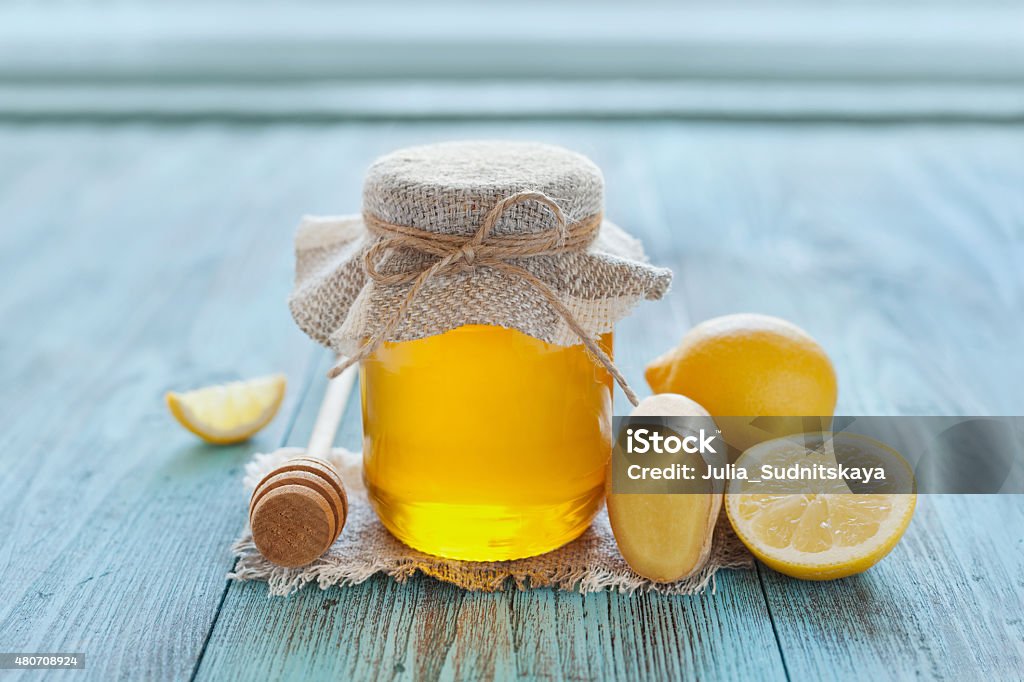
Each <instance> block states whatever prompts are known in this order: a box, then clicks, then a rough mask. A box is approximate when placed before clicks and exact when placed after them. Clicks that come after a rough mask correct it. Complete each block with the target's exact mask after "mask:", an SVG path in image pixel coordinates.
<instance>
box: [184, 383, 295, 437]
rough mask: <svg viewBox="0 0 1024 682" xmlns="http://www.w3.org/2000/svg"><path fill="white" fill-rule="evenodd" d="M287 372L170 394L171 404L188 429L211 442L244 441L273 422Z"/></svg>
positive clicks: (282, 393) (281, 398)
mask: <svg viewBox="0 0 1024 682" xmlns="http://www.w3.org/2000/svg"><path fill="white" fill-rule="evenodd" d="M286 383H287V382H286V380H285V377H284V375H283V374H273V375H270V376H265V377H259V378H256V379H249V380H247V381H233V382H231V383H226V384H217V385H216V386H207V387H205V388H199V389H196V390H194V391H188V392H185V393H176V392H174V391H171V392H169V393H168V394H167V407H168V408H169V409H170V410H171V414H172V415H174V418H175V419H177V420H178V422H179V423H180V424H181V425H182V426H184V427H185V428H186V429H188V430H189V431H191V432H192V433H194V434H196V435H197V436H199V437H200V438H202V439H203V440H205V441H208V442H210V443H217V444H222V445H224V444H230V443H240V442H242V441H244V440H247V439H249V438H251V437H252V436H253V435H254V434H256V433H257V432H258V431H259V430H260V429H262V428H263V427H264V426H266V425H267V424H268V423H270V420H271V419H273V418H274V415H275V414H277V410H278V408H280V407H281V401H282V400H283V399H284V392H285V385H286Z"/></svg>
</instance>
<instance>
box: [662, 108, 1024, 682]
mask: <svg viewBox="0 0 1024 682" xmlns="http://www.w3.org/2000/svg"><path fill="white" fill-rule="evenodd" d="M941 133H944V134H940V131H938V130H930V131H927V132H917V133H910V132H908V131H906V130H897V131H892V130H876V129H851V128H824V129H787V130H778V129H776V130H773V131H772V132H771V134H769V135H765V134H764V131H763V130H750V131H736V133H735V134H734V135H731V136H729V137H725V136H722V135H717V134H714V135H713V136H712V139H710V140H707V144H715V145H716V146H717V150H716V153H715V157H714V158H715V159H716V161H717V162H716V163H713V164H712V167H713V169H712V170H710V171H708V170H705V169H702V168H699V167H698V164H701V163H704V162H706V160H707V158H708V155H707V154H706V153H703V154H702V153H701V150H702V149H703V147H704V145H703V144H701V143H700V142H698V141H696V140H695V139H693V137H692V136H690V135H688V134H686V133H685V132H683V131H681V130H678V129H676V130H675V131H673V132H672V133H670V135H671V137H673V138H674V139H675V142H674V143H667V144H663V145H662V146H660V147H658V148H657V150H660V152H659V151H653V159H654V160H653V161H652V167H651V172H650V175H649V176H648V179H649V181H651V182H657V183H659V184H660V185H661V186H662V187H664V188H666V189H665V191H664V192H663V194H664V196H665V197H666V198H667V201H668V206H667V212H668V214H669V215H670V216H672V219H673V220H674V221H676V222H677V223H678V224H679V225H681V226H682V225H686V226H687V227H688V228H689V229H688V235H689V236H690V239H689V242H690V244H691V250H690V252H689V253H688V254H687V257H686V260H685V261H684V262H679V263H677V264H676V269H677V272H678V273H681V275H682V277H681V278H680V286H681V288H682V289H683V293H684V295H685V296H686V298H687V300H688V301H689V305H690V309H691V310H692V311H693V313H694V316H695V317H696V319H698V320H700V319H705V318H707V317H711V316H714V315H718V314H722V313H727V312H737V311H745V310H751V311H757V312H767V313H773V314H778V315H781V316H783V317H786V318H788V319H791V320H793V321H795V322H797V323H799V324H801V325H802V326H804V327H805V328H807V329H808V330H810V331H811V332H812V333H813V334H814V335H815V336H816V337H818V338H819V339H820V340H821V341H822V342H823V344H824V345H825V347H826V348H827V349H829V351H830V353H831V354H832V356H833V358H834V359H835V363H836V367H837V371H838V373H839V377H840V406H839V412H840V413H841V414H900V413H904V414H906V413H910V414H958V413H960V414H1019V413H1020V410H1021V409H1022V408H1024V402H1022V399H1021V398H1022V396H1021V394H1020V391H1019V389H1018V387H1017V386H1016V385H1014V384H1013V383H1012V382H1011V381H1008V378H1009V377H1011V376H1024V364H1022V363H1021V360H1020V354H1019V353H1018V352H1016V351H1015V350H1014V348H1016V347H1017V346H1019V344H1020V340H1021V339H1022V338H1024V327H1022V323H1021V319H1022V318H1021V315H1020V301H1022V300H1024V278H1022V276H1021V272H1022V270H1021V261H1020V245H1021V243H1022V235H1024V231H1022V230H1021V227H1020V223H1019V221H1015V220H1014V219H1013V218H1012V217H1010V214H1008V213H1007V212H1006V211H1007V210H1008V207H1010V206H1018V207H1019V206H1020V205H1021V203H1020V198H1019V196H1011V195H1010V194H1008V193H1007V188H1008V187H1012V186H1019V184H1020V183H1021V182H1022V181H1024V171H1022V168H1021V166H1020V164H1019V162H1018V159H1019V158H1021V155H1022V154H1024V136H1022V135H1021V132H1020V131H1018V130H1013V131H1005V130H1000V131H993V130H988V131H985V133H984V134H982V133H979V132H976V131H970V132H965V133H960V134H958V135H953V134H951V133H949V131H941ZM651 149H652V150H653V149H655V148H654V147H651ZM678 177H687V178H695V179H696V182H695V183H693V184H691V185H690V186H689V187H688V189H687V191H686V192H671V191H670V190H669V188H670V187H672V186H673V183H674V182H675V180H674V178H678ZM1022 513H1024V508H1022V505H1021V502H1020V499H1019V498H1017V497H1013V496H1006V497H982V496H976V497H957V496H926V497H922V498H921V500H920V507H919V509H918V511H917V514H916V517H915V519H914V521H913V523H912V525H911V527H910V529H909V531H908V533H907V535H906V536H905V538H904V540H903V541H902V542H901V543H900V545H899V546H897V547H896V549H895V550H894V551H893V553H892V555H891V556H890V557H888V558H887V559H885V560H884V561H883V562H882V563H881V564H880V565H878V566H877V567H875V568H873V569H871V570H870V571H868V572H867V573H865V574H863V575H860V576H854V577H851V578H847V579H844V580H840V581H836V582H830V583H806V582H800V581H795V580H791V579H788V578H786V577H784V576H782V575H780V574H777V573H775V572H773V571H771V570H769V569H767V568H764V567H760V568H759V573H760V575H761V579H762V580H763V582H764V586H765V591H766V594H767V597H768V601H769V607H770V611H771V615H772V619H773V623H774V626H775V629H776V631H777V632H778V636H779V641H780V644H781V647H782V653H783V656H784V657H785V661H786V666H787V670H788V673H789V675H790V676H791V677H792V678H794V679H905V678H911V677H931V678H938V679H944V678H951V679H955V678H963V677H965V676H966V677H971V678H977V677H982V676H986V677H995V678H1013V677H1016V676H1019V674H1020V671H1021V669H1022V661H1024V638H1022V636H1021V635H1022V624H1021V619H1020V614H1021V613H1024V598H1022V596H1021V595H1022V591H1021V589H1020V588H1021V586H1022V585H1024V562H1022V556H1021V550H1020V548H1021V546H1022V543H1024V535H1022V530H1021V529H1022V528H1024V524H1022V523H1021V518H1022V517H1021V515H1022Z"/></svg>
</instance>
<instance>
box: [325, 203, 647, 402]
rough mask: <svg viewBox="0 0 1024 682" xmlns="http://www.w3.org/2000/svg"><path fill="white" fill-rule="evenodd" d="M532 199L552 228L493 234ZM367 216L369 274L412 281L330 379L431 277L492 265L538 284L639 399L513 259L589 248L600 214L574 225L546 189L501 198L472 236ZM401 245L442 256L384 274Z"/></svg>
mask: <svg viewBox="0 0 1024 682" xmlns="http://www.w3.org/2000/svg"><path fill="white" fill-rule="evenodd" d="M528 201H535V202H537V203H539V204H541V205H543V206H545V207H547V209H548V210H549V211H551V213H552V215H553V216H554V217H555V225H554V227H553V228H551V229H548V230H543V231H541V232H534V233H528V234H510V235H493V234H491V232H492V231H493V229H494V226H495V224H496V223H497V222H498V220H499V219H500V218H501V216H502V215H504V213H505V211H507V210H508V209H509V208H511V207H512V206H516V205H518V204H522V203H526V202H528ZM363 220H364V223H365V224H366V227H367V229H368V230H369V231H370V233H371V234H373V235H375V236H377V237H379V239H378V240H377V241H376V242H375V243H374V244H373V246H371V247H370V248H369V249H367V250H366V253H365V254H364V256H363V265H364V267H365V269H366V274H367V275H368V276H369V277H370V278H371V279H372V280H373V281H374V282H376V283H378V284H383V285H386V286H395V285H403V284H410V283H411V284H412V286H411V287H410V288H409V291H408V293H407V294H406V295H405V298H403V299H402V302H401V303H400V304H399V306H398V310H396V311H395V313H394V315H392V316H391V318H390V319H389V320H388V321H387V323H386V324H385V325H384V326H383V327H382V328H381V329H380V330H378V331H377V332H376V333H375V334H373V335H372V336H370V338H368V339H367V340H366V342H365V343H363V345H362V347H361V348H360V349H359V351H358V352H356V353H355V354H354V355H352V356H351V357H349V358H347V359H346V360H344V361H342V362H341V363H339V364H337V365H335V366H334V367H333V368H332V369H331V371H330V372H328V374H327V375H328V376H329V377H330V378H332V379H333V378H334V377H336V376H338V375H339V374H341V373H342V372H343V371H345V369H347V368H348V367H350V366H352V365H354V364H355V363H357V362H359V361H360V360H364V359H365V358H366V357H368V356H369V355H370V354H371V353H373V352H374V351H375V350H377V348H378V347H380V345H381V344H382V343H383V342H384V341H385V340H386V339H387V338H388V337H390V336H391V334H392V333H393V332H394V330H395V329H396V328H397V327H398V325H399V324H400V323H401V322H402V320H404V319H405V317H406V314H407V313H408V311H409V306H410V305H411V304H412V302H413V300H415V298H416V296H417V295H418V294H419V292H420V289H422V288H423V285H424V284H426V282H427V281H428V280H429V279H430V278H431V277H434V276H435V275H441V274H448V273H453V272H473V271H474V270H475V269H476V268H478V267H487V268H492V269H494V270H500V271H501V272H506V273H508V274H511V275H514V276H516V277H519V278H520V279H522V280H524V281H526V282H527V283H529V284H530V285H531V286H532V287H533V288H534V289H536V290H537V292H538V293H540V295H541V296H543V297H544V300H545V301H547V303H548V305H550V306H551V307H552V308H553V309H554V310H555V312H557V313H558V315H559V316H560V317H561V318H562V319H563V320H564V321H565V323H566V324H567V325H568V326H569V329H571V330H572V331H573V333H575V334H576V336H578V337H579V338H580V340H581V341H582V342H583V345H584V346H585V347H586V349H587V350H588V351H590V353H591V354H592V355H593V356H594V357H595V358H596V359H597V360H598V362H600V363H601V364H602V365H603V366H604V368H605V369H606V370H608V373H609V374H611V375H612V377H613V378H614V379H615V381H616V383H618V384H619V386H620V387H621V388H622V392H623V393H625V394H626V397H627V398H628V399H629V401H630V402H631V403H632V404H633V405H636V404H637V402H638V400H637V397H636V393H634V392H633V389H632V388H630V386H629V383H628V382H627V381H626V378H625V377H624V376H622V373H621V372H620V371H619V369H618V368H617V367H616V366H615V363H614V362H612V359H611V358H610V357H609V356H608V354H607V353H605V352H604V349H602V348H601V347H600V346H599V345H598V343H597V342H596V341H595V340H594V339H593V338H591V337H590V335H589V334H587V332H586V331H585V330H584V329H583V327H582V326H581V325H580V323H579V322H578V321H577V320H576V318H575V317H574V316H573V314H572V312H571V311H570V310H569V309H568V308H567V307H566V306H565V304H564V303H562V301H561V299H560V298H559V297H558V295H557V294H556V293H555V292H554V291H553V290H552V289H551V287H549V286H548V285H547V284H545V283H544V282H543V281H541V280H540V279H538V278H537V277H536V276H535V275H534V274H533V273H532V272H530V271H529V270H527V269H525V268H523V267H521V266H519V265H515V264H514V263H512V262H510V261H512V260H514V259H518V258H534V257H537V256H549V255H554V254H559V253H564V252H566V251H576V250H579V249H582V248H585V247H586V246H587V245H588V244H590V242H592V241H593V240H594V237H596V236H597V232H598V230H599V229H600V228H601V216H600V215H595V216H591V217H590V218H586V219H584V220H581V221H579V222H576V223H572V224H571V225H570V224H568V223H566V220H565V216H564V215H563V214H562V209H561V208H559V206H558V204H557V203H555V201H554V200H552V199H551V198H550V197H548V196H547V195H546V194H543V193H542V192H519V193H517V194H513V195H512V196H509V197H506V198H504V199H502V200H501V201H499V202H498V203H497V204H496V205H495V206H494V208H492V209H491V210H490V211H489V212H488V213H487V215H486V216H485V217H484V219H483V221H482V222H481V223H480V227H479V228H477V231H476V232H475V233H474V234H472V235H470V236H465V235H455V234H442V233H437V232H429V231H427V230H421V229H419V228H415V227H410V226H408V225H397V224H394V223H390V222H387V221H384V220H381V219H380V218H377V217H376V216H373V215H370V214H365V215H364V216H363ZM396 248H407V249H412V250H413V251H418V252H420V253H425V254H429V255H431V256H435V257H436V258H437V260H436V261H435V262H434V263H433V264H431V265H430V266H429V267H425V268H424V269H423V270H409V271H404V272H395V273H383V272H381V271H380V270H378V266H379V265H380V262H381V259H382V257H383V256H384V254H385V253H386V252H387V251H390V250H392V249H396Z"/></svg>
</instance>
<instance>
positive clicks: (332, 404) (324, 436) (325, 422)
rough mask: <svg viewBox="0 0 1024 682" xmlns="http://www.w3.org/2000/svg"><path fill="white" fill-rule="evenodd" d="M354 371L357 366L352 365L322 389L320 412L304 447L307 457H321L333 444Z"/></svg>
mask: <svg viewBox="0 0 1024 682" xmlns="http://www.w3.org/2000/svg"><path fill="white" fill-rule="evenodd" d="M356 372H357V366H356V365H353V366H352V367H349V368H348V369H346V370H345V371H344V372H342V373H341V374H340V375H339V376H338V377H336V378H334V379H331V380H329V381H328V382H327V390H326V391H324V399H323V402H321V403H320V412H319V413H317V415H316V423H315V424H314V425H313V433H312V435H310V437H309V446H308V447H307V448H306V454H307V455H308V456H309V457H316V458H317V459H323V458H325V457H326V456H327V455H328V453H330V451H331V446H333V445H334V436H335V434H336V433H337V432H338V425H339V424H340V423H341V417H342V415H343V414H344V413H345V405H347V404H348V397H349V394H351V393H352V385H353V384H354V383H355V380H356Z"/></svg>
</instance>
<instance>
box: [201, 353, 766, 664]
mask: <svg viewBox="0 0 1024 682" xmlns="http://www.w3.org/2000/svg"><path fill="white" fill-rule="evenodd" d="M327 366H328V364H327V361H326V359H325V360H324V361H323V363H322V365H321V369H323V370H326V368H327ZM323 382H324V380H323V378H322V373H321V372H319V371H318V372H317V374H316V375H315V378H314V384H316V385H315V386H314V387H313V388H312V389H311V391H310V395H311V396H315V395H317V394H318V392H319V391H322V385H323ZM314 403H315V401H312V400H311V401H307V403H305V404H304V405H303V409H302V412H301V413H300V415H299V417H298V419H297V420H296V427H295V429H293V431H292V433H291V434H290V437H289V440H290V442H291V443H292V444H295V445H300V444H301V443H302V442H303V439H304V436H303V435H301V434H303V433H304V427H305V428H308V427H309V426H310V425H311V424H312V420H313V418H314V414H315V410H316V407H315V405H314ZM358 419H359V414H358V403H355V402H352V403H350V405H349V410H348V412H347V414H346V417H345V420H344V422H343V424H342V428H341V436H340V437H339V442H340V443H341V444H342V445H344V446H347V447H350V448H352V447H356V446H358V442H359V441H358V438H359V435H358V434H359V432H358ZM733 641H743V642H746V643H747V644H748V645H749V646H750V651H748V652H747V653H746V654H745V655H744V656H732V655H728V654H724V653H723V651H722V646H723V645H724V643H726V642H733ZM409 673H411V674H412V675H413V676H414V677H415V678H416V679H481V678H483V679H490V678H496V679H506V678H511V677H528V678H541V679H598V678H607V677H612V676H618V677H623V678H627V679H666V678H685V679H695V678H697V679H703V678H711V677H715V676H721V677H723V678H741V677H752V676H756V677H759V678H762V679H768V678H770V677H772V676H774V677H782V668H781V659H780V658H779V656H778V651H777V649H776V645H775V640H774V636H773V634H772V633H771V626H770V622H769V619H768V613H767V610H766V607H765V603H764V598H763V595H762V594H761V591H760V588H759V586H758V585H757V580H756V577H755V576H754V574H753V573H752V572H750V573H734V574H729V573H727V574H725V575H723V576H722V577H720V578H719V587H718V590H717V591H716V593H715V594H705V595H701V596H699V597H658V596H654V595H648V594H635V595H621V594H614V593H598V594H589V595H580V594H576V593H569V592H558V591H555V590H548V589H538V590H531V591H527V592H515V591H513V592H507V593H499V594H480V593H468V592H465V591H463V590H460V589H457V588H455V587H453V586H451V585H446V584H444V583H440V582H438V581H435V580H432V579H429V578H415V579H412V580H410V581H409V582H408V583H406V584H404V585H400V584H398V583H396V582H395V581H393V580H390V579H386V578H375V579H372V580H370V581H368V582H367V583H365V584H363V585H359V586H355V587H347V588H330V589H328V590H326V591H320V590H317V589H315V588H312V587H311V588H307V589H305V590H302V591H301V592H299V593H298V594H295V595H293V596H291V597H288V598H269V599H268V598H267V591H266V586H265V585H262V584H258V583H233V584H231V586H230V587H229V589H228V592H227V597H226V599H225V601H224V606H223V608H222V610H221V613H220V616H219V617H218V619H217V622H216V625H215V627H214V629H213V633H212V635H211V638H210V642H209V645H208V646H207V649H206V653H205V655H204V657H203V660H202V662H201V666H200V668H199V670H198V674H197V675H196V679H197V680H204V679H211V680H224V679H251V678H253V677H258V676H269V677H284V678H288V677H296V676H306V677H324V678H328V677H330V678H336V679H388V678H393V677H399V676H403V675H405V674H409Z"/></svg>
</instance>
